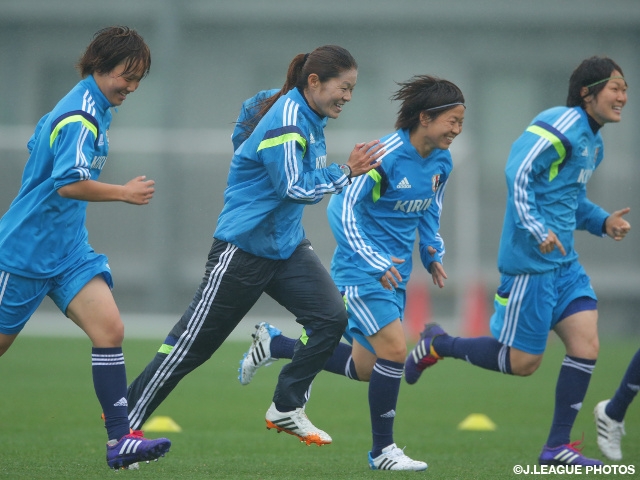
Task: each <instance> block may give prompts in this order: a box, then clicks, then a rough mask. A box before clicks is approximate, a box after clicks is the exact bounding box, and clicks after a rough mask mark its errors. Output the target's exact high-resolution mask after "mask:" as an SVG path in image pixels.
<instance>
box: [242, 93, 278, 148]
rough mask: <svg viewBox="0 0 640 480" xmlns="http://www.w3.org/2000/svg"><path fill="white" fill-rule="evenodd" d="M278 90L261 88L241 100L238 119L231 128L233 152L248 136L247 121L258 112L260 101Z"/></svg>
mask: <svg viewBox="0 0 640 480" xmlns="http://www.w3.org/2000/svg"><path fill="white" fill-rule="evenodd" d="M279 91H280V90H279V89H277V88H274V89H272V90H262V91H260V92H258V93H256V94H255V95H254V96H253V97H251V98H247V99H246V100H245V101H244V102H242V106H241V107H240V114H239V115H238V119H237V120H236V126H235V128H234V129H233V133H232V134H231V143H232V144H233V151H234V152H235V151H236V150H237V149H238V147H239V146H240V145H242V142H244V141H245V140H246V139H247V137H248V136H249V133H250V132H248V128H249V123H248V122H250V121H251V119H252V118H254V117H255V116H256V115H258V113H260V109H261V107H262V102H264V101H265V100H266V99H267V98H270V97H273V96H274V95H275V94H276V93H278V92H279Z"/></svg>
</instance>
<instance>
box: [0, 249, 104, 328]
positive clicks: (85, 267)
mask: <svg viewBox="0 0 640 480" xmlns="http://www.w3.org/2000/svg"><path fill="white" fill-rule="evenodd" d="M97 275H102V276H103V278H104V280H105V282H107V285H109V288H113V279H112V278H111V269H110V268H109V264H108V263H107V257H105V256H104V255H101V254H97V253H95V252H91V253H87V254H85V255H84V256H83V257H81V258H79V259H78V261H77V262H75V263H74V264H73V265H72V267H70V268H69V269H68V270H67V271H65V272H64V273H61V274H60V275H57V276H55V277H52V278H28V277H22V276H20V275H16V274H13V273H9V272H3V271H2V270H0V333H3V334H5V335H13V334H16V333H19V332H20V331H21V330H22V329H23V328H24V326H25V324H26V323H27V321H28V320H29V319H30V318H31V315H33V313H34V312H35V311H36V309H37V308H38V307H39V306H40V304H41V303H42V300H44V297H46V296H49V297H50V298H51V299H52V300H53V301H54V303H55V304H56V305H57V307H58V308H59V309H60V311H61V312H62V313H64V314H65V315H66V312H67V307H68V306H69V303H71V300H73V298H74V297H75V296H76V295H77V294H78V292H79V291H80V290H82V288H83V287H84V286H85V285H86V284H87V283H89V281H90V280H91V279H92V278H94V277H96V276H97Z"/></svg>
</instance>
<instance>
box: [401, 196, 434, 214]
mask: <svg viewBox="0 0 640 480" xmlns="http://www.w3.org/2000/svg"><path fill="white" fill-rule="evenodd" d="M432 200H433V198H425V199H424V200H404V201H403V200H398V201H397V202H396V205H395V206H394V207H393V209H394V210H400V211H401V212H405V213H412V212H421V211H423V210H426V209H428V208H429V207H430V206H431V202H432Z"/></svg>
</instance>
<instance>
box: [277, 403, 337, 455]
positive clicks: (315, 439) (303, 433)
mask: <svg viewBox="0 0 640 480" xmlns="http://www.w3.org/2000/svg"><path fill="white" fill-rule="evenodd" d="M265 420H266V422H267V429H269V430H270V429H272V428H275V429H276V430H277V431H278V433H280V432H285V433H288V434H289V435H295V436H296V437H298V438H299V439H300V441H301V442H304V443H306V444H307V445H311V444H312V443H315V444H316V445H327V444H329V443H331V437H330V436H329V434H328V433H327V432H323V431H322V430H320V429H319V428H316V427H315V426H314V425H313V423H311V421H310V420H309V418H308V417H307V414H306V413H305V411H304V407H299V408H296V409H295V410H292V411H291V412H279V411H278V410H277V409H276V405H275V403H272V404H271V406H270V407H269V410H267V415H266V419H265Z"/></svg>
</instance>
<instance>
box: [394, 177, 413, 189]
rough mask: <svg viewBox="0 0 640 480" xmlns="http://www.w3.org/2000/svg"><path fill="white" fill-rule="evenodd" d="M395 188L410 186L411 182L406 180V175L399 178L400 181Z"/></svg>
mask: <svg viewBox="0 0 640 480" xmlns="http://www.w3.org/2000/svg"><path fill="white" fill-rule="evenodd" d="M396 188H411V184H410V183H409V180H407V177H404V178H403V179H402V180H400V183H399V184H398V185H396Z"/></svg>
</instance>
